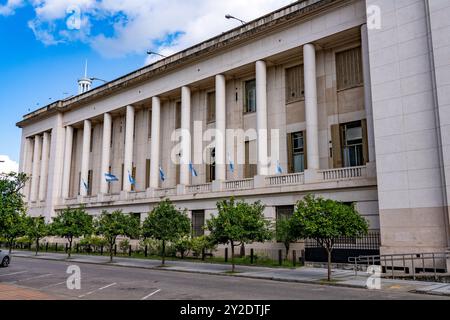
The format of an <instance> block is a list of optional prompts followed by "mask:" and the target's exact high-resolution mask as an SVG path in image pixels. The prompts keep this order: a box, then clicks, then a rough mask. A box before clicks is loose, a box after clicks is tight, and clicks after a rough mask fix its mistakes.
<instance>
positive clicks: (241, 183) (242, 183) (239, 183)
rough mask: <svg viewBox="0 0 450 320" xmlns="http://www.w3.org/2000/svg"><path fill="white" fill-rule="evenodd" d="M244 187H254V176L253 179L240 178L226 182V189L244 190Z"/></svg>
mask: <svg viewBox="0 0 450 320" xmlns="http://www.w3.org/2000/svg"><path fill="white" fill-rule="evenodd" d="M243 189H253V178H251V179H240V180H229V181H225V182H224V190H226V191H229V190H243Z"/></svg>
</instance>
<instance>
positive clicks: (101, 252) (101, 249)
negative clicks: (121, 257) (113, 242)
mask: <svg viewBox="0 0 450 320" xmlns="http://www.w3.org/2000/svg"><path fill="white" fill-rule="evenodd" d="M100 255H101V256H102V255H103V245H101V246H100Z"/></svg>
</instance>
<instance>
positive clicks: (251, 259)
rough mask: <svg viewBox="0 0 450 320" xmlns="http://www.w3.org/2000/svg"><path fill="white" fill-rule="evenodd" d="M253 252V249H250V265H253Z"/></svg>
mask: <svg viewBox="0 0 450 320" xmlns="http://www.w3.org/2000/svg"><path fill="white" fill-rule="evenodd" d="M254 254H255V253H254V250H253V248H252V249H250V264H253V258H254Z"/></svg>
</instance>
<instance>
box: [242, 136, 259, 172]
mask: <svg viewBox="0 0 450 320" xmlns="http://www.w3.org/2000/svg"><path fill="white" fill-rule="evenodd" d="M252 145H255V143H254V141H253V143H252V142H251V141H245V167H244V177H245V178H246V179H250V178H253V177H254V176H256V175H257V172H258V166H257V164H256V162H255V159H254V157H255V155H256V154H255V153H254V152H252V151H253V148H252Z"/></svg>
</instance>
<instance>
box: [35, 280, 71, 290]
mask: <svg viewBox="0 0 450 320" xmlns="http://www.w3.org/2000/svg"><path fill="white" fill-rule="evenodd" d="M66 282H67V281H63V282H59V283H55V284H49V285H48V286H44V287H42V288H41V289H48V288H52V287H56V286H60V285H62V284H64V283H66Z"/></svg>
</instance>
